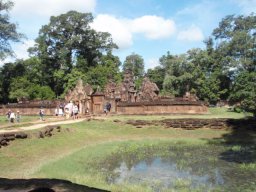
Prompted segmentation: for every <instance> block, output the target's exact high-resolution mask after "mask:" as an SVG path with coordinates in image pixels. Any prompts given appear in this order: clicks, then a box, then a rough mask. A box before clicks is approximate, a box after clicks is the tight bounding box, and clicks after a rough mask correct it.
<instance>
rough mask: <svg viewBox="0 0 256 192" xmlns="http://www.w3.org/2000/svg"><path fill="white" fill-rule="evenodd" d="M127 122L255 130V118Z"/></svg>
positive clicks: (186, 127)
mask: <svg viewBox="0 0 256 192" xmlns="http://www.w3.org/2000/svg"><path fill="white" fill-rule="evenodd" d="M115 122H118V121H115ZM126 123H127V124H131V125H134V126H135V127H137V128H142V127H143V126H149V125H151V126H152V125H155V126H156V125H161V126H164V127H165V128H181V129H200V128H210V129H226V128H232V129H250V130H255V131H256V119H220V118H219V119H164V120H160V121H157V120H154V121H146V120H129V121H127V122H126Z"/></svg>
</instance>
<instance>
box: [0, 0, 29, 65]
mask: <svg viewBox="0 0 256 192" xmlns="http://www.w3.org/2000/svg"><path fill="white" fill-rule="evenodd" d="M12 7H13V3H12V2H11V1H8V0H7V1H4V0H0V60H3V59H4V58H6V57H7V56H12V55H13V51H12V48H11V45H10V42H19V41H20V39H21V38H22V37H24V36H23V35H22V34H21V33H18V32H17V24H14V23H11V22H10V16H9V10H10V9H11V8H12Z"/></svg>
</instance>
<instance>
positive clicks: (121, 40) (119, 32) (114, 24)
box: [91, 14, 133, 49]
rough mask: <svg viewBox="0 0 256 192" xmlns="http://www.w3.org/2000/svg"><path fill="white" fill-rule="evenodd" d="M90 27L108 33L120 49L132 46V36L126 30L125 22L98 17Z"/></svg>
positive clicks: (102, 16) (108, 16)
mask: <svg viewBox="0 0 256 192" xmlns="http://www.w3.org/2000/svg"><path fill="white" fill-rule="evenodd" d="M91 27H92V28H93V29H95V30H97V31H102V32H109V33H110V34H111V35H112V38H113V41H114V42H115V43H116V44H117V45H118V46H119V48H120V49H125V48H128V47H130V46H132V44H133V42H132V34H131V32H130V31H129V29H128V28H127V25H126V21H125V20H122V19H117V18H115V17H114V16H111V15H104V14H103V15H98V16H97V17H96V18H95V19H94V21H93V23H92V24H91Z"/></svg>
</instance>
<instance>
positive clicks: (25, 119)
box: [0, 115, 39, 127]
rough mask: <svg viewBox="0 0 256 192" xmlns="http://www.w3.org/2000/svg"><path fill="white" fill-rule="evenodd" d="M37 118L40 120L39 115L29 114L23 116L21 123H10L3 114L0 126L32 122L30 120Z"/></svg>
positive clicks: (0, 117)
mask: <svg viewBox="0 0 256 192" xmlns="http://www.w3.org/2000/svg"><path fill="white" fill-rule="evenodd" d="M37 120H39V117H38V116H36V115H29V116H21V119H20V123H17V122H15V123H9V121H8V119H7V118H6V116H3V115H1V116H0V127H1V126H3V125H17V124H21V123H30V122H33V121H37Z"/></svg>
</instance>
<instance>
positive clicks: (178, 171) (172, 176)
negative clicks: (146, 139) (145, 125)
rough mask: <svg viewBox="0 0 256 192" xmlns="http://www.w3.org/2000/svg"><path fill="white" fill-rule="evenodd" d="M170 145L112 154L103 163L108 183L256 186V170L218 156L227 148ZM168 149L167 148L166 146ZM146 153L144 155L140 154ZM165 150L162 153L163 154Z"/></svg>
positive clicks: (200, 187) (209, 188)
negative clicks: (160, 149) (160, 150)
mask: <svg viewBox="0 0 256 192" xmlns="http://www.w3.org/2000/svg"><path fill="white" fill-rule="evenodd" d="M212 147H213V146H207V147H203V148H202V147H201V148H196V147H185V148H176V147H174V146H171V147H169V148H168V149H167V151H165V152H161V153H160V154H159V150H157V149H154V150H156V151H155V153H154V151H150V152H148V151H147V150H145V149H143V150H141V151H136V152H135V154H127V153H126V154H125V155H122V154H121V153H120V154H113V155H111V157H110V158H109V159H106V160H105V161H104V163H103V164H101V168H102V171H103V172H104V173H105V174H106V180H107V182H108V183H114V184H123V183H129V184H139V185H146V186H150V187H151V188H152V189H153V191H162V190H163V189H180V188H181V189H191V190H192V189H195V190H196V189H197V190H199V191H212V190H216V189H218V190H219V191H223V190H224V191H225V190H228V191H241V190H243V189H247V191H254V190H256V183H255V181H254V180H255V178H256V173H255V171H253V170H247V171H245V170H243V169H241V168H239V164H237V163H232V162H228V161H224V160H222V159H221V158H219V156H220V154H221V153H222V152H223V150H226V149H224V148H221V147H219V148H216V147H213V148H212ZM165 150H166V149H165ZM141 153H143V154H144V155H143V158H141V155H140V156H139V157H138V154H141ZM161 154H162V155H161Z"/></svg>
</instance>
